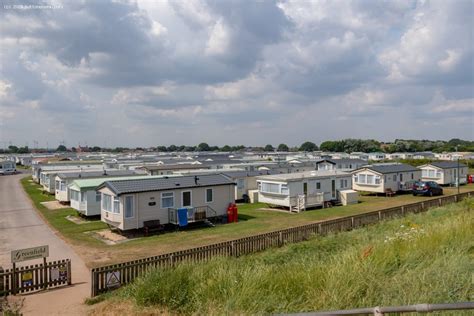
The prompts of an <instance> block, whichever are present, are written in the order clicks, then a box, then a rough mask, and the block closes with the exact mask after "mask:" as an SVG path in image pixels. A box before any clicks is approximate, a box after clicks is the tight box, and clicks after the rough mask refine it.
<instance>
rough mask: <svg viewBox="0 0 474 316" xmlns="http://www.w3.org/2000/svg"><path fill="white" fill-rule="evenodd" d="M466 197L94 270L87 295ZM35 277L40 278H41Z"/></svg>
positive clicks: (2, 280)
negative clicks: (115, 275)
mask: <svg viewBox="0 0 474 316" xmlns="http://www.w3.org/2000/svg"><path fill="white" fill-rule="evenodd" d="M470 196H471V192H466V193H461V194H459V195H455V196H454V195H453V196H446V197H441V198H436V199H431V200H426V201H422V202H418V203H412V204H407V205H403V206H400V207H392V208H388V209H384V210H380V211H374V212H368V213H364V214H360V215H354V216H348V217H343V218H337V219H332V220H327V221H323V222H319V223H312V224H307V225H303V226H299V227H292V228H287V229H283V230H279V231H275V232H270V233H264V234H259V235H255V236H250V237H244V238H240V239H236V240H232V241H226V242H222V243H217V244H212V245H207V246H203V247H197V248H193V249H187V250H182V251H177V252H174V253H168V254H163V255H158V256H154V257H150V258H145V259H140V260H135V261H131V262H124V263H120V264H115V265H110V266H105V267H99V268H94V269H92V271H91V278H92V280H91V281H92V282H91V285H92V289H91V295H92V296H96V295H98V294H100V293H103V292H106V291H108V290H109V289H111V288H109V285H108V284H107V274H108V273H110V272H114V271H119V272H120V285H123V284H127V283H130V282H132V281H133V280H134V279H135V278H137V277H139V276H141V275H143V274H145V273H146V272H148V271H150V270H151V269H156V268H171V267H174V266H176V265H177V264H179V263H183V262H190V263H195V262H203V261H208V260H211V259H212V258H214V257H217V256H234V257H239V256H242V255H246V254H251V253H254V252H260V251H263V250H266V249H269V248H272V247H281V246H282V245H284V244H285V243H296V242H300V241H304V240H308V239H309V238H310V237H311V236H312V235H315V234H320V235H326V234H328V233H332V232H342V231H347V230H351V229H354V228H357V227H361V226H365V225H369V224H373V223H376V222H379V221H381V220H384V219H391V218H394V217H397V216H403V215H405V214H409V213H419V212H423V211H426V210H428V209H429V208H433V207H438V206H440V205H446V204H448V203H454V202H457V201H461V200H463V199H465V198H467V197H470ZM39 275H40V278H41V274H39ZM11 280H12V274H11V272H8V270H5V271H3V272H1V270H0V294H1V293H2V292H1V289H2V284H3V288H4V289H10V288H11V287H12V285H11V284H12V283H11V282H12V281H11Z"/></svg>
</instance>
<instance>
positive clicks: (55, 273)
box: [49, 268, 59, 281]
mask: <svg viewBox="0 0 474 316" xmlns="http://www.w3.org/2000/svg"><path fill="white" fill-rule="evenodd" d="M49 279H50V281H59V269H58V268H51V270H49Z"/></svg>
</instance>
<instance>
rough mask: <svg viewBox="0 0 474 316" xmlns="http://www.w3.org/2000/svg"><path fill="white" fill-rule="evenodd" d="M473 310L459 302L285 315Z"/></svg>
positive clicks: (378, 315) (473, 304)
mask: <svg viewBox="0 0 474 316" xmlns="http://www.w3.org/2000/svg"><path fill="white" fill-rule="evenodd" d="M469 309H474V302H460V303H447V304H416V305H403V306H386V307H380V306H376V307H366V308H357V309H346V310H336V311H327V312H309V313H297V314H285V315H293V316H329V315H334V316H337V315H374V316H384V315H385V314H386V313H412V312H416V313H432V312H437V311H454V310H469Z"/></svg>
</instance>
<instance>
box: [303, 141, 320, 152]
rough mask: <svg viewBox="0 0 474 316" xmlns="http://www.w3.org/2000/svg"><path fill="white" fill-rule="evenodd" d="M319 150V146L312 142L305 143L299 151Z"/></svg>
mask: <svg viewBox="0 0 474 316" xmlns="http://www.w3.org/2000/svg"><path fill="white" fill-rule="evenodd" d="M315 150H318V146H316V144H315V143H312V142H304V143H303V144H301V146H300V148H299V151H315Z"/></svg>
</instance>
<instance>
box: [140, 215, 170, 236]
mask: <svg viewBox="0 0 474 316" xmlns="http://www.w3.org/2000/svg"><path fill="white" fill-rule="evenodd" d="M163 230H165V226H163V225H161V223H160V220H159V219H155V220H151V221H144V222H143V233H144V234H145V236H149V235H150V233H153V232H156V231H159V232H161V231H163Z"/></svg>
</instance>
